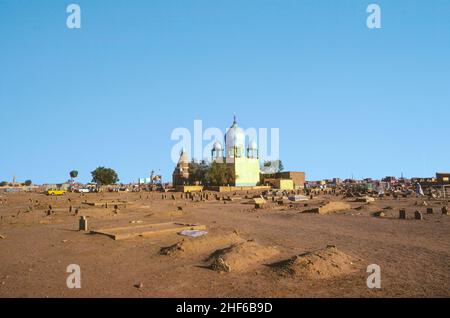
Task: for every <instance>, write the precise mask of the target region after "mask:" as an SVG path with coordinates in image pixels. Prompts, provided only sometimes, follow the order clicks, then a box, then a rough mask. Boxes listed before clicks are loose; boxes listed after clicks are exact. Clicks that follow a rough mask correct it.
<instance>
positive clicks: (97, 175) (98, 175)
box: [91, 167, 119, 185]
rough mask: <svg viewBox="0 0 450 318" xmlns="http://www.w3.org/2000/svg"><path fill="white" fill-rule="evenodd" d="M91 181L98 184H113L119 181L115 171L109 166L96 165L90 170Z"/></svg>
mask: <svg viewBox="0 0 450 318" xmlns="http://www.w3.org/2000/svg"><path fill="white" fill-rule="evenodd" d="M91 174H92V182H95V183H97V184H99V185H109V184H114V183H117V182H118V181H119V177H118V176H117V173H116V172H115V171H114V170H113V169H111V168H105V167H98V168H97V169H95V170H94V171H91Z"/></svg>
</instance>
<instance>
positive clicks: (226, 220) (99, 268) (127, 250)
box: [0, 192, 450, 297]
mask: <svg viewBox="0 0 450 318" xmlns="http://www.w3.org/2000/svg"><path fill="white" fill-rule="evenodd" d="M166 195H167V198H165V199H163V198H162V196H163V194H162V193H159V192H138V193H131V192H124V193H88V194H83V195H82V194H76V193H68V194H66V195H64V196H61V197H51V196H46V195H44V194H39V193H14V194H0V199H1V204H0V217H1V219H0V235H1V237H0V297H449V296H450V216H449V215H443V214H442V213H441V209H442V207H443V205H444V204H446V202H445V201H442V200H428V199H418V198H415V197H414V196H410V197H408V198H403V197H402V198H395V199H394V198H392V197H384V198H377V199H376V200H375V202H370V203H365V202H355V200H354V199H353V198H344V197H342V196H335V195H331V194H321V195H317V196H315V197H314V198H313V199H312V200H308V201H301V202H289V201H286V200H285V203H284V204H282V205H280V204H278V203H277V202H271V201H270V200H269V201H268V203H267V204H266V205H265V206H264V207H263V208H261V209H256V208H255V205H254V202H253V200H252V199H251V198H252V197H253V195H257V193H236V195H235V196H233V198H234V199H233V200H230V201H227V200H216V199H215V198H213V194H210V195H209V198H208V200H203V201H197V200H191V199H189V198H186V197H185V196H184V195H182V194H180V193H173V195H174V198H172V197H171V196H172V193H167V194H166ZM228 195H229V194H224V196H228ZM182 196H183V198H182ZM335 201H339V202H344V203H345V204H343V205H342V206H343V207H344V209H343V210H339V211H337V212H330V213H328V212H329V211H327V213H308V211H311V210H314V209H315V208H317V207H319V206H321V205H325V204H326V203H328V202H335ZM424 202H425V203H424ZM89 203H90V204H89ZM50 206H51V212H48V210H50ZM70 206H72V209H71V211H70ZM430 207H431V208H433V210H434V213H433V214H427V213H426V210H427V208H430ZM401 208H404V209H406V212H407V219H406V220H401V219H399V217H398V216H399V209H401ZM316 210H317V209H316ZM416 210H419V211H421V212H422V214H423V220H416V219H415V218H414V212H415V211H416ZM380 212H382V213H380ZM80 216H86V218H87V220H88V225H89V228H90V229H91V230H92V229H94V230H95V229H100V228H112V227H123V226H142V225H147V224H156V223H166V222H176V223H183V224H197V225H205V226H206V231H207V232H208V233H207V234H206V235H204V236H202V237H198V238H191V237H187V236H182V235H179V234H177V233H161V234H158V233H157V234H155V235H151V236H146V237H132V238H129V239H123V240H114V239H112V238H111V237H109V236H107V235H101V234H92V233H90V232H84V231H79V225H78V224H79V218H80ZM70 264H77V265H79V266H80V268H81V288H79V289H70V288H68V287H67V285H66V279H67V277H68V275H69V273H67V272H66V269H67V266H68V265H70ZM370 264H377V265H379V266H380V268H381V289H369V288H368V287H367V285H366V280H367V277H368V275H369V274H368V273H367V272H366V270H367V266H368V265H370Z"/></svg>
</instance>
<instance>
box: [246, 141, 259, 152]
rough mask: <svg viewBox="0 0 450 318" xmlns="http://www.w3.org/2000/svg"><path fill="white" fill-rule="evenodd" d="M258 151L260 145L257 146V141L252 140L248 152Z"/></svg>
mask: <svg viewBox="0 0 450 318" xmlns="http://www.w3.org/2000/svg"><path fill="white" fill-rule="evenodd" d="M257 149H258V145H257V144H256V141H254V140H252V141H250V143H249V144H248V150H257Z"/></svg>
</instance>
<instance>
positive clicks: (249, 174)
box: [234, 158, 259, 187]
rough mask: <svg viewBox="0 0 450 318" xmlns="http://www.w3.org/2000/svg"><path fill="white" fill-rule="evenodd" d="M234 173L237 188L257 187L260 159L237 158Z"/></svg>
mask: <svg viewBox="0 0 450 318" xmlns="http://www.w3.org/2000/svg"><path fill="white" fill-rule="evenodd" d="M234 172H235V177H236V182H235V185H236V186H238V187H242V186H255V185H257V184H258V183H259V159H253V158H235V163H234Z"/></svg>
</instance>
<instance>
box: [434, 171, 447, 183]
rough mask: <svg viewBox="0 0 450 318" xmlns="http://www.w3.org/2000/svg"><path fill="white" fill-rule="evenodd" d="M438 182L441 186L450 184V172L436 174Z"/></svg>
mask: <svg viewBox="0 0 450 318" xmlns="http://www.w3.org/2000/svg"><path fill="white" fill-rule="evenodd" d="M436 182H437V183H439V184H440V185H447V184H450V172H436Z"/></svg>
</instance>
